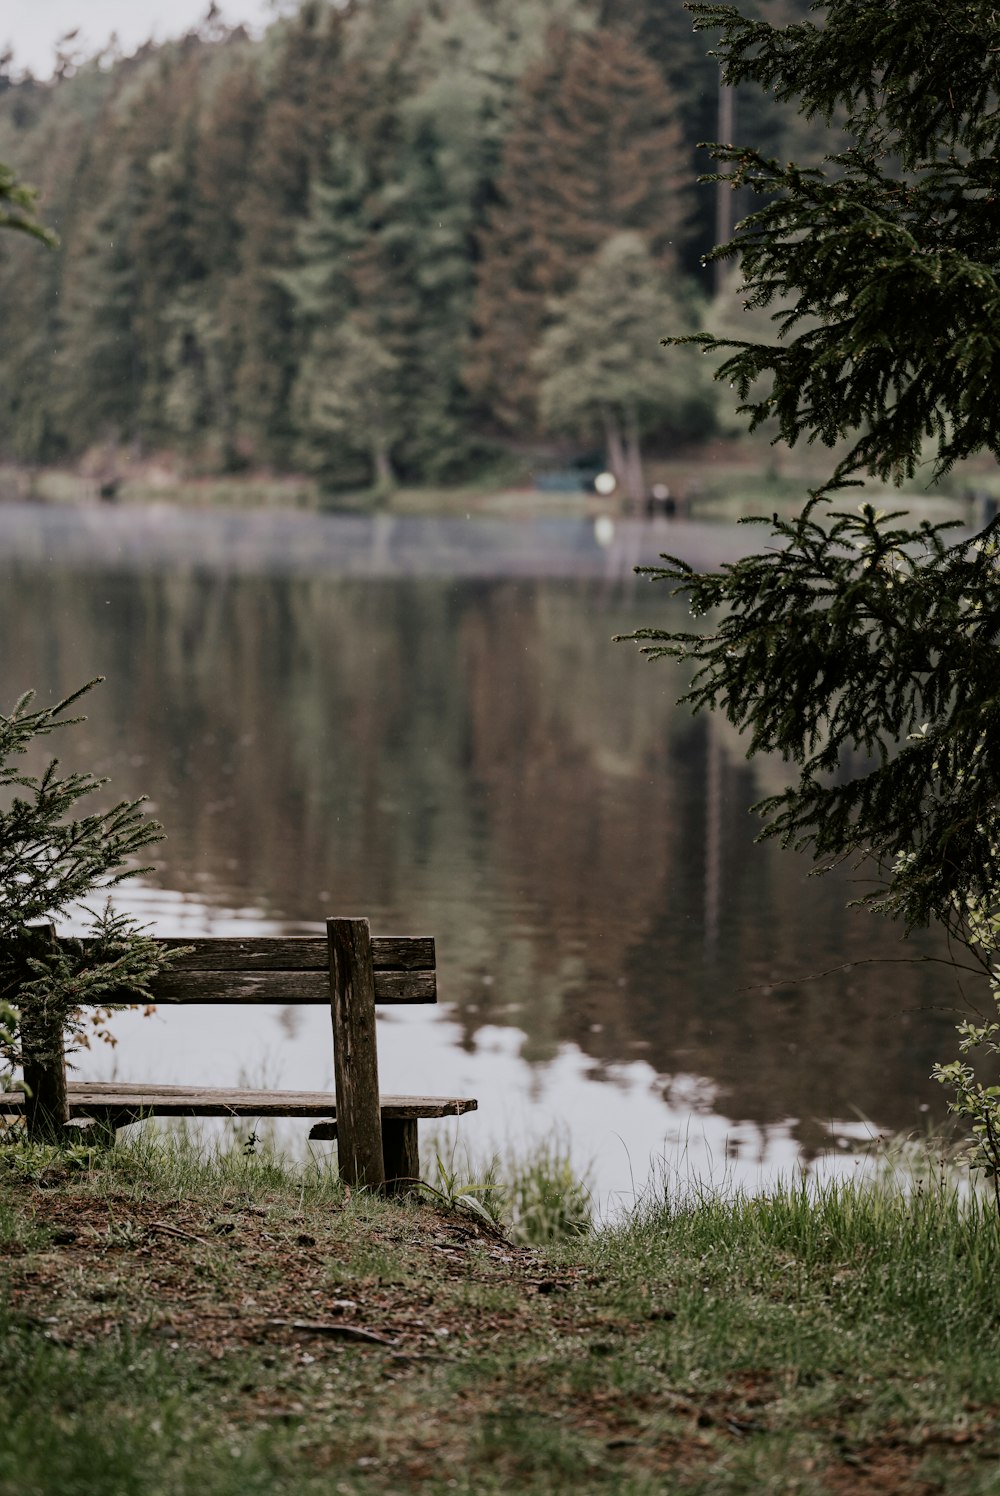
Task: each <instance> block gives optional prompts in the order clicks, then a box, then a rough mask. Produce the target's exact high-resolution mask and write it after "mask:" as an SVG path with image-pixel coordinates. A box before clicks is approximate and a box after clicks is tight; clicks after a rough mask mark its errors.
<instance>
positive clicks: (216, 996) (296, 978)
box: [122, 966, 437, 1007]
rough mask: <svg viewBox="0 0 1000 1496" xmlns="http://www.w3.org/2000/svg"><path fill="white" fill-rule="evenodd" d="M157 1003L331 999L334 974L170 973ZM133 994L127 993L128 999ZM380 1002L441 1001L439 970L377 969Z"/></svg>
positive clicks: (158, 986) (155, 993)
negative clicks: (436, 971)
mask: <svg viewBox="0 0 1000 1496" xmlns="http://www.w3.org/2000/svg"><path fill="white" fill-rule="evenodd" d="M149 990H150V995H151V998H152V1001H153V1002H154V1003H163V1004H176V1003H215V1004H234V1003H273V1004H277V1005H279V1006H281V1007H303V1006H322V1007H328V1006H329V1003H330V978H329V973H328V971H327V969H326V967H325V966H324V967H323V969H322V970H321V971H305V970H302V971H246V970H244V971H230V970H218V971H212V970H200V971H165V972H162V973H161V974H160V975H159V976H157V977H154V979H153V981H152V982H151V983H150V985H149ZM127 998H128V994H127V993H123V994H122V1000H123V1001H125V1000H127ZM375 1001H376V1003H383V1004H386V1005H388V1004H392V1005H394V1006H397V1007H399V1006H403V1005H405V1004H407V1003H434V1002H437V979H436V977H435V974H434V972H433V971H377V972H375Z"/></svg>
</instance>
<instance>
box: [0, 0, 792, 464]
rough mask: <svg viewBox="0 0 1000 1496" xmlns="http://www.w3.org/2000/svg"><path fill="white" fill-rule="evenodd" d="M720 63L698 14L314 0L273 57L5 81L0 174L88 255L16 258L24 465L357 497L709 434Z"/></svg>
mask: <svg viewBox="0 0 1000 1496" xmlns="http://www.w3.org/2000/svg"><path fill="white" fill-rule="evenodd" d="M807 8H808V0H768V14H769V16H770V17H771V18H772V19H787V20H792V19H797V18H799V17H800V16H802V15H804V14H805V13H806V11H807ZM708 45H709V42H708V40H707V39H706V38H705V37H700V36H696V35H695V34H694V33H693V31H692V27H691V20H690V17H689V16H688V15H687V13H686V12H685V11H684V10H683V7H682V5H681V3H680V0H628V3H626V0H354V3H347V4H342V5H337V6H336V7H334V6H332V5H330V4H328V3H325V0H306V3H305V4H303V5H302V7H301V9H300V10H299V12H298V14H297V15H295V16H294V17H291V18H286V19H282V20H280V21H277V22H276V23H275V24H274V25H273V26H272V27H271V28H270V30H269V31H268V32H267V34H266V36H265V37H264V38H263V39H261V40H259V41H255V40H251V39H249V38H248V37H247V35H246V34H245V33H244V32H243V30H242V29H237V30H234V31H227V30H224V29H222V28H220V27H219V26H218V25H217V23H215V22H209V23H206V25H205V26H203V27H202V28H201V29H200V30H199V31H196V32H192V33H191V34H190V35H188V36H187V37H185V38H183V39H182V40H181V41H179V42H174V43H170V44H167V45H164V46H160V47H152V46H149V47H146V48H144V49H143V50H142V51H140V52H139V53H138V54H136V55H135V56H134V57H131V58H128V59H110V58H108V57H106V56H105V57H102V58H98V59H92V60H90V61H82V60H78V61H77V62H76V63H75V64H74V65H72V66H66V67H64V68H63V69H62V70H61V75H59V76H57V77H56V78H54V79H53V80H52V81H50V82H45V83H40V82H37V81H34V80H32V79H30V78H27V79H26V78H21V77H18V76H16V75H13V74H11V73H10V72H8V73H7V74H6V75H2V76H0V160H8V161H10V162H11V163H12V164H13V165H14V166H16V168H17V170H18V172H19V173H20V175H21V176H22V177H24V178H26V179H27V180H30V181H32V182H34V183H35V184H36V185H37V186H39V187H41V189H42V191H43V205H42V206H43V215H44V217H45V219H46V221H47V222H48V223H50V224H51V225H52V226H53V227H54V228H56V230H57V231H58V232H59V234H60V236H61V239H62V247H61V249H60V250H59V251H58V252H56V253H52V254H49V253H45V252H44V251H42V250H41V249H40V248H39V247H38V246H37V245H34V244H19V243H13V242H5V243H3V244H2V245H0V316H2V318H3V324H4V331H5V338H4V344H5V347H4V360H3V365H2V368H0V457H5V458H8V459H10V458H13V459H16V460H21V461H30V462H52V461H62V460H67V459H74V458H76V457H79V456H80V455H81V454H83V453H84V452H86V451H87V450H89V449H91V448H93V447H94V446H95V445H96V444H107V445H108V447H109V449H111V450H119V451H122V450H127V451H129V452H131V453H133V454H142V453H149V452H156V451H164V450H169V451H172V452H175V453H177V454H180V455H182V456H183V457H184V458H185V459H186V460H187V461H188V462H189V463H194V464H196V465H197V466H199V467H201V468H202V469H204V470H215V471H223V470H225V471H237V470H239V469H240V468H243V467H248V466H256V467H260V466H265V467H272V468H284V469H288V468H296V469H303V468H305V469H308V470H310V471H313V472H315V473H317V474H318V475H319V476H320V477H321V478H322V479H323V480H324V481H325V482H326V483H328V484H330V485H332V486H344V485H353V484H360V483H365V482H381V483H389V482H392V481H394V480H396V479H402V480H405V481H421V480H424V481H441V480H444V481H446V480H448V479H449V478H453V477H456V476H458V475H460V474H462V473H464V472H468V471H469V470H470V469H471V468H474V467H475V466H476V465H478V464H481V463H482V462H483V461H484V460H487V459H488V458H489V455H490V454H491V453H492V452H496V451H497V450H498V449H499V448H502V447H503V446H504V444H510V443H520V442H525V441H529V442H530V441H536V442H537V441H538V440H541V439H546V438H548V439H552V438H563V439H565V440H566V441H567V442H568V443H569V444H570V445H571V446H572V445H574V444H575V446H576V449H577V450H583V449H585V448H586V447H588V446H591V447H593V448H594V449H595V450H599V451H601V452H603V453H606V454H607V455H608V457H609V458H610V459H611V460H612V461H613V462H614V464H615V465H616V466H617V467H618V468H619V469H620V470H621V471H622V472H626V473H627V472H628V471H629V470H630V464H632V465H633V467H634V463H635V460H636V457H637V453H638V442H639V439H640V438H643V439H648V440H651V441H653V442H656V441H661V442H662V441H667V440H676V439H677V438H679V437H696V436H699V435H703V434H705V433H706V432H708V431H709V430H711V429H712V425H713V421H714V418H715V417H714V411H715V400H716V396H715V392H714V391H713V389H712V387H711V384H710V381H709V379H708V372H709V371H708V370H704V371H703V370H702V369H701V367H700V366H698V367H695V368H694V370H692V366H691V365H690V364H688V363H687V362H685V361H684V360H683V358H677V357H674V358H668V357H667V356H666V355H664V354H663V352H662V350H660V349H659V346H658V338H659V337H660V336H662V335H663V334H665V333H667V332H672V331H676V330H678V329H683V328H684V327H686V326H691V325H693V324H694V322H695V320H696V319H702V318H703V317H704V316H705V314H706V307H705V302H706V299H707V298H706V292H707V290H708V289H709V288H710V276H709V273H708V272H706V271H705V270H704V269H703V268H702V267H701V266H700V256H701V254H703V253H704V252H705V251H706V250H707V249H708V248H709V247H710V246H711V243H712V238H713V221H714V201H713V193H712V190H711V189H710V188H707V187H697V186H696V185H695V182H696V178H697V176H698V174H699V172H701V171H704V170H706V169H707V168H708V167H709V165H710V163H709V161H708V158H707V156H706V155H705V153H704V152H699V151H698V150H697V148H696V143H697V142H698V141H699V140H703V139H705V138H706V137H707V138H712V137H714V136H715V134H716V109H717V95H718V82H717V71H716V67H715V63H714V62H713V61H712V60H711V59H709V58H708V57H707V56H706V51H707V47H708ZM736 103H737V120H738V123H737V127H736V133H737V134H738V135H741V136H746V137H749V138H752V139H753V141H754V143H755V144H758V145H761V146H763V147H764V148H765V149H770V150H773V151H775V152H776V153H783V154H794V153H795V150H796V147H797V146H801V144H802V141H801V140H789V139H786V138H785V137H784V136H783V135H782V131H789V130H792V131H796V132H799V134H801V132H802V131H803V130H806V129H807V128H808V127H806V126H803V125H802V123H801V122H798V121H795V120H794V118H784V117H783V115H782V114H779V112H778V111H777V110H776V109H775V108H774V107H773V106H772V105H771V104H770V103H769V101H768V100H766V99H765V98H764V97H763V96H760V95H756V94H754V93H752V92H750V91H746V92H744V91H741V92H740V94H739V97H738V98H737V101H736ZM785 113H787V112H785ZM8 237H11V236H8Z"/></svg>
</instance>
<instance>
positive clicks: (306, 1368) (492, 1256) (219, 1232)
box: [0, 1136, 1000, 1496]
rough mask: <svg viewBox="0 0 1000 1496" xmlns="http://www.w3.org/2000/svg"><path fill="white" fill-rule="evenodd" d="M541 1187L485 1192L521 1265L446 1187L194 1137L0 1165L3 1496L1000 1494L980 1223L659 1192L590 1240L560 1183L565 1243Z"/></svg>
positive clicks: (457, 1181)
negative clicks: (523, 1212) (536, 1219)
mask: <svg viewBox="0 0 1000 1496" xmlns="http://www.w3.org/2000/svg"><path fill="white" fill-rule="evenodd" d="M560 1168H561V1164H560V1156H559V1155H558V1154H555V1155H550V1156H549V1158H548V1159H547V1160H542V1161H541V1162H539V1160H537V1159H536V1160H527V1161H522V1164H521V1166H520V1169H519V1170H516V1171H514V1174H513V1175H512V1176H509V1177H508V1179H507V1180H506V1183H505V1198H506V1202H507V1203H506V1206H505V1207H503V1208H506V1210H508V1211H510V1210H512V1209H518V1208H520V1207H518V1206H517V1205H516V1189H514V1188H512V1185H517V1180H518V1179H520V1181H521V1183H520V1185H517V1188H519V1189H521V1190H522V1191H523V1194H524V1196H525V1198H527V1199H528V1200H529V1202H530V1201H531V1200H532V1199H535V1198H537V1197H538V1196H539V1194H541V1195H542V1196H543V1197H544V1198H545V1200H546V1202H547V1203H546V1207H545V1211H544V1212H543V1216H542V1220H543V1223H544V1231H543V1232H542V1234H546V1233H547V1235H548V1238H549V1239H548V1240H547V1241H546V1244H545V1245H544V1246H542V1247H539V1246H531V1245H526V1244H523V1243H519V1242H516V1241H512V1240H511V1239H510V1237H509V1236H508V1235H505V1234H501V1233H500V1232H499V1231H498V1230H497V1228H496V1227H495V1226H494V1225H492V1224H491V1223H489V1222H488V1221H486V1220H483V1219H481V1218H480V1216H479V1215H478V1214H476V1213H475V1212H472V1211H470V1210H468V1209H467V1208H463V1207H462V1206H461V1203H460V1201H461V1198H462V1193H463V1191H465V1192H466V1193H468V1192H469V1191H471V1189H472V1188H473V1186H472V1183H471V1182H470V1181H469V1180H468V1179H467V1178H465V1177H460V1176H459V1173H458V1172H457V1171H456V1169H455V1167H454V1165H453V1163H452V1162H451V1161H450V1160H447V1159H446V1160H443V1161H442V1170H441V1171H439V1173H438V1176H437V1178H438V1184H439V1185H440V1186H444V1187H443V1188H441V1189H440V1190H439V1193H438V1194H437V1195H432V1194H430V1193H429V1192H427V1198H426V1200H420V1199H418V1200H409V1201H386V1200H381V1199H377V1198H373V1197H371V1196H369V1195H367V1194H366V1193H365V1192H363V1191H355V1192H353V1193H350V1194H349V1193H347V1192H345V1191H344V1190H343V1189H342V1188H341V1186H340V1185H339V1183H338V1182H337V1180H336V1178H335V1177H334V1176H333V1174H332V1173H331V1171H330V1168H329V1165H328V1163H326V1162H315V1161H314V1162H310V1163H307V1164H305V1165H300V1166H296V1167H290V1166H286V1165H285V1164H283V1163H282V1161H281V1160H280V1159H278V1158H276V1157H274V1156H272V1155H269V1154H268V1153H266V1152H264V1153H262V1154H261V1153H258V1154H256V1155H246V1154H244V1153H243V1152H241V1151H239V1150H231V1151H228V1152H220V1153H217V1154H215V1155H205V1154H203V1153H202V1154H199V1152H198V1151H197V1150H196V1149H195V1148H194V1147H193V1146H191V1144H190V1143H188V1142H185V1140H184V1139H179V1140H173V1141H163V1140H162V1139H157V1138H156V1137H155V1136H154V1137H146V1138H143V1137H142V1136H140V1138H139V1140H138V1141H137V1142H134V1143H130V1144H124V1145H121V1146H119V1147H118V1148H116V1149H114V1150H111V1151H109V1152H108V1153H106V1154H104V1155H95V1156H93V1157H90V1156H89V1155H88V1154H87V1153H86V1152H85V1151H82V1150H81V1151H79V1152H77V1153H76V1154H71V1155H56V1154H51V1153H44V1152H39V1151H34V1152H32V1151H29V1150H26V1149H24V1148H23V1147H21V1146H17V1147H12V1146H7V1147H5V1148H0V1283H2V1284H3V1285H4V1288H3V1291H2V1292H0V1303H2V1307H0V1326H2V1327H0V1387H2V1389H3V1392H2V1394H0V1396H2V1406H3V1413H2V1416H0V1492H2V1493H3V1496H8V1493H9V1496H15V1493H16V1496H36V1493H37V1496H41V1493H46V1496H47V1493H53V1496H55V1493H58V1496H90V1493H94V1496H97V1493H100V1496H119V1493H121V1496H126V1493H127V1496H131V1493H133V1492H134V1493H136V1496H140V1493H141V1496H160V1493H163V1496H168V1493H169V1496H175V1493H185V1496H186V1493H188V1492H190V1493H192V1496H195V1493H197V1496H223V1493H229V1492H230V1491H232V1492H234V1493H235V1492H237V1491H238V1492H241V1493H243V1492H249V1493H255V1492H258V1491H260V1492H264V1491H267V1492H268V1493H286V1492H287V1493H296V1496H298V1493H304V1496H311V1493H313V1492H315V1493H319V1492H323V1493H328V1492H347V1493H354V1492H392V1493H395V1492H401V1491H419V1492H426V1493H445V1492H454V1491H458V1492H467V1493H477V1496H478V1493H493V1492H507V1491H517V1492H522V1491H523V1492H529V1493H536V1492H537V1493H539V1496H541V1493H549V1492H560V1491H567V1492H568V1491H573V1492H590V1491H593V1492H603V1491H608V1492H612V1491H613V1492H615V1493H619V1492H621V1493H626V1496H646V1493H652V1492H663V1491H669V1492H673V1491H678V1492H692V1493H705V1496H709V1493H738V1492H746V1493H750V1492H753V1493H757V1492H799V1493H804V1496H826V1493H860V1496H866V1493H872V1496H874V1493H876V1492H879V1493H886V1492H900V1493H902V1492H907V1493H914V1496H915V1493H921V1496H923V1493H929V1492H935V1491H941V1492H947V1493H948V1496H952V1493H956V1496H966V1493H968V1496H973V1493H977V1496H980V1493H981V1496H985V1493H987V1492H996V1491H997V1490H998V1489H1000V1465H998V1460H1000V1419H998V1414H1000V1356H998V1354H997V1351H998V1344H997V1341H998V1326H1000V1272H998V1270H997V1269H998V1266H1000V1227H998V1223H997V1220H996V1218H995V1216H994V1215H993V1214H992V1213H991V1211H990V1209H989V1208H988V1207H987V1206H986V1205H984V1204H983V1203H982V1202H981V1201H980V1199H979V1198H978V1197H976V1196H975V1195H971V1194H968V1193H966V1195H965V1196H964V1197H963V1196H962V1195H961V1194H960V1193H959V1192H957V1191H956V1190H955V1189H954V1188H953V1187H952V1186H951V1185H950V1184H949V1183H948V1180H947V1178H946V1179H945V1180H944V1181H941V1180H940V1179H939V1178H938V1176H937V1174H936V1173H935V1172H933V1171H928V1172H927V1173H926V1174H925V1175H922V1176H920V1177H922V1178H923V1183H922V1184H919V1185H915V1184H914V1180H915V1179H916V1178H917V1175H915V1174H913V1175H909V1176H907V1179H906V1181H905V1187H901V1186H900V1185H898V1184H896V1183H894V1182H893V1180H892V1178H891V1177H887V1178H885V1179H883V1180H882V1181H881V1182H879V1183H875V1184H869V1185H867V1186H866V1185H860V1184H852V1185H851V1186H849V1187H848V1186H839V1185H838V1186H831V1187H828V1188H826V1189H824V1190H820V1191H813V1192H808V1191H806V1190H805V1189H804V1188H789V1189H784V1190H777V1191H775V1192H773V1193H772V1194H770V1195H769V1196H767V1197H766V1198H749V1197H736V1198H729V1199H724V1198H721V1197H718V1196H716V1195H712V1194H709V1193H705V1192H703V1193H701V1194H699V1193H698V1192H694V1193H689V1194H687V1195H681V1194H679V1193H677V1192H675V1191H673V1190H672V1189H670V1188H664V1189H661V1190H660V1192H659V1193H658V1195H657V1196H656V1197H655V1198H654V1197H650V1198H648V1199H647V1201H646V1202H645V1204H644V1205H643V1206H642V1208H641V1209H640V1210H638V1211H637V1212H636V1213H634V1214H633V1215H632V1216H631V1217H630V1218H629V1219H628V1220H626V1221H624V1222H622V1223H620V1224H617V1225H614V1226H604V1227H602V1228H601V1229H596V1230H594V1229H591V1230H586V1231H584V1230H581V1223H580V1215H579V1208H578V1204H579V1200H578V1197H577V1196H575V1195H573V1194H572V1189H571V1192H570V1195H569V1197H568V1198H569V1200H570V1204H569V1205H568V1206H567V1207H566V1209H565V1210H564V1217H565V1224H566V1225H567V1226H568V1229H569V1230H570V1231H572V1232H573V1233H575V1234H570V1235H567V1234H564V1233H563V1234H561V1233H560V1232H559V1231H558V1230H557V1229H556V1227H555V1225H554V1222H555V1220H556V1218H557V1212H556V1211H555V1210H554V1208H553V1199H552V1195H551V1192H552V1190H554V1189H555V1188H556V1181H557V1179H558V1178H559V1177H562V1176H561V1174H560ZM533 1171H534V1173H535V1175H536V1178H535V1181H534V1183H531V1184H528V1183H525V1179H526V1176H528V1175H530V1174H531V1173H532V1172H533ZM431 1172H432V1175H433V1169H432V1171H431ZM498 1177H499V1176H498V1174H497V1173H496V1171H494V1178H493V1179H490V1180H485V1181H483V1182H482V1183H481V1185H480V1186H479V1187H478V1188H479V1192H480V1197H481V1198H483V1199H486V1200H489V1201H490V1203H491V1204H492V1206H493V1208H494V1209H500V1208H501V1206H500V1205H499V1204H498V1201H499V1200H500V1194H499V1193H498V1191H497V1182H498ZM563 1182H564V1183H566V1182H567V1181H566V1180H565V1179H564V1180H563ZM568 1183H569V1184H570V1186H572V1181H571V1180H570V1181H568ZM442 1197H443V1198H442ZM449 1202H450V1203H449ZM526 1219H528V1217H525V1216H522V1227H521V1228H519V1229H521V1230H522V1231H525V1230H526V1229H527V1228H526V1227H525V1226H524V1225H523V1222H524V1221H525V1220H526Z"/></svg>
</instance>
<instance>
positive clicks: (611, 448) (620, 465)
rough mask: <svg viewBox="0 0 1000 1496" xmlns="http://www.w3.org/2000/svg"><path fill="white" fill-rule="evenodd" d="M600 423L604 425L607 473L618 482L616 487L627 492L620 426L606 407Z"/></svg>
mask: <svg viewBox="0 0 1000 1496" xmlns="http://www.w3.org/2000/svg"><path fill="white" fill-rule="evenodd" d="M601 421H602V423H603V425H604V447H605V458H606V461H607V464H608V471H609V472H612V473H614V475H615V478H616V479H617V481H618V487H619V488H621V489H623V490H624V491H625V492H626V493H627V492H628V463H627V462H626V459H625V444H624V442H623V441H622V431H621V426H620V425H619V423H618V417H617V416H616V415H615V413H614V411H613V410H609V409H608V408H607V407H606V406H605V407H604V409H602V411H601Z"/></svg>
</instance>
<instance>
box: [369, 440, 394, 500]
mask: <svg viewBox="0 0 1000 1496" xmlns="http://www.w3.org/2000/svg"><path fill="white" fill-rule="evenodd" d="M372 465H373V466H374V468H375V487H376V488H377V489H378V490H379V492H380V493H387V492H388V491H389V490H390V489H393V488H395V487H396V474H395V473H394V472H393V468H392V458H391V457H390V456H389V447H388V443H387V442H386V440H385V437H384V436H383V435H382V433H381V432H378V433H377V434H376V435H375V436H374V437H373V438H372Z"/></svg>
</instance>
